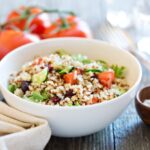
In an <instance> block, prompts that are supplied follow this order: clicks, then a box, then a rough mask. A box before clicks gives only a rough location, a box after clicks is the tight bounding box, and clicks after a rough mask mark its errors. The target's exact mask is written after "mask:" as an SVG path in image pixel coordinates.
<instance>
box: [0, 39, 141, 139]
mask: <svg viewBox="0 0 150 150" xmlns="http://www.w3.org/2000/svg"><path fill="white" fill-rule="evenodd" d="M60 48H63V49H65V50H66V51H68V52H70V53H72V54H75V53H76V54H78V53H81V54H85V55H87V56H89V57H90V58H92V59H102V60H106V61H108V62H109V63H112V64H118V65H124V66H126V68H127V74H126V77H127V81H128V83H129V84H130V86H131V88H130V90H129V91H128V92H126V93H125V94H123V95H122V96H120V97H118V98H115V99H113V100H111V101H107V102H103V103H98V104H94V105H89V106H73V107H69V106H65V107H61V106H47V105H42V104H37V103H33V102H30V101H26V100H23V99H21V98H19V97H17V96H15V95H14V94H12V93H10V92H9V91H8V90H7V85H8V78H9V75H10V74H11V73H12V72H14V71H17V70H19V69H20V67H21V66H22V65H23V64H24V63H26V62H28V61H29V60H32V59H33V57H34V56H37V55H40V56H41V55H47V54H49V53H51V52H53V51H55V50H57V49H60ZM141 76H142V71H141V66H140V64H139V62H138V61H137V59H136V58H135V57H134V56H132V55H131V54H130V53H128V52H126V51H124V50H121V49H119V48H117V47H114V46H112V45H110V44H108V43H104V42H101V41H98V40H91V39H81V38H58V39H50V40H44V41H41V42H39V43H34V44H29V45H26V46H23V47H20V48H18V49H17V50H15V51H13V52H11V53H10V54H8V55H7V56H6V57H5V58H4V59H3V60H2V61H1V62H0V88H1V91H2V94H3V96H4V97H5V99H6V101H7V103H8V104H9V105H11V106H13V107H15V108H17V109H19V110H21V111H24V112H27V113H30V114H33V115H36V116H40V117H43V118H46V119H47V120H48V121H49V124H50V127H51V128H52V134H53V135H55V136H60V137H77V136H84V135H88V134H91V133H94V132H97V131H99V130H101V129H103V128H105V127H106V126H107V125H109V124H110V123H112V122H113V121H114V120H115V119H116V118H117V117H118V116H119V115H120V114H121V113H122V111H123V110H124V109H125V108H126V107H127V105H128V104H129V102H130V101H131V100H132V98H133V97H134V96H135V92H136V90H137V87H138V85H139V83H140V80H141Z"/></svg>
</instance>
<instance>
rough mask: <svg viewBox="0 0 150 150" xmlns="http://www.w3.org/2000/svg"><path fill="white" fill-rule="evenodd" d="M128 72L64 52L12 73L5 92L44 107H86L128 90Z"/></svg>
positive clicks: (115, 66) (38, 58) (28, 64)
mask: <svg viewBox="0 0 150 150" xmlns="http://www.w3.org/2000/svg"><path fill="white" fill-rule="evenodd" d="M126 70H127V68H125V67H124V66H119V65H116V64H113V65H110V64H108V63H107V62H105V61H103V60H92V59H90V58H88V57H87V56H84V55H81V54H77V55H70V54H68V53H66V52H65V51H64V50H57V51H56V52H54V53H52V54H50V55H48V56H44V57H36V58H34V60H33V61H30V62H28V63H26V64H24V65H23V66H22V68H21V69H20V71H18V72H15V73H12V74H11V75H10V78H9V81H8V90H9V91H11V92H12V93H14V94H15V95H17V96H19V97H21V98H23V99H24V100H27V101H32V102H36V103H41V104H45V105H53V106H54V105H58V106H86V105H91V104H95V103H101V102H104V101H109V100H111V99H113V98H116V97H118V96H120V95H122V94H123V93H125V92H126V91H127V90H128V89H129V85H128V83H127V82H126V78H125V73H126Z"/></svg>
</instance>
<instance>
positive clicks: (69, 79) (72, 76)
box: [63, 70, 77, 84]
mask: <svg viewBox="0 0 150 150" xmlns="http://www.w3.org/2000/svg"><path fill="white" fill-rule="evenodd" d="M63 79H64V81H65V83H70V84H76V83H77V71H76V70H75V71H73V72H70V73H67V74H65V75H64V76H63Z"/></svg>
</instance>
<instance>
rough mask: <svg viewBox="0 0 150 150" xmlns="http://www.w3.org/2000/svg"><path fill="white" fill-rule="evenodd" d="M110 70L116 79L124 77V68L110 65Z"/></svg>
mask: <svg viewBox="0 0 150 150" xmlns="http://www.w3.org/2000/svg"><path fill="white" fill-rule="evenodd" d="M111 68H112V69H113V70H114V72H115V76H116V77H117V78H123V77H124V72H125V69H126V68H125V67H124V66H120V67H119V66H118V65H112V66H111Z"/></svg>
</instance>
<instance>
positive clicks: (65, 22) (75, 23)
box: [42, 16, 91, 39]
mask: <svg viewBox="0 0 150 150" xmlns="http://www.w3.org/2000/svg"><path fill="white" fill-rule="evenodd" d="M53 37H85V38H90V37H91V32H90V29H89V27H88V25H87V24H86V22H84V21H83V20H81V19H79V18H78V17H76V16H67V17H65V18H59V19H57V20H56V21H55V22H53V23H52V25H51V26H50V27H49V28H47V29H46V30H45V32H44V34H43V35H42V38H43V39H47V38H53Z"/></svg>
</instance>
